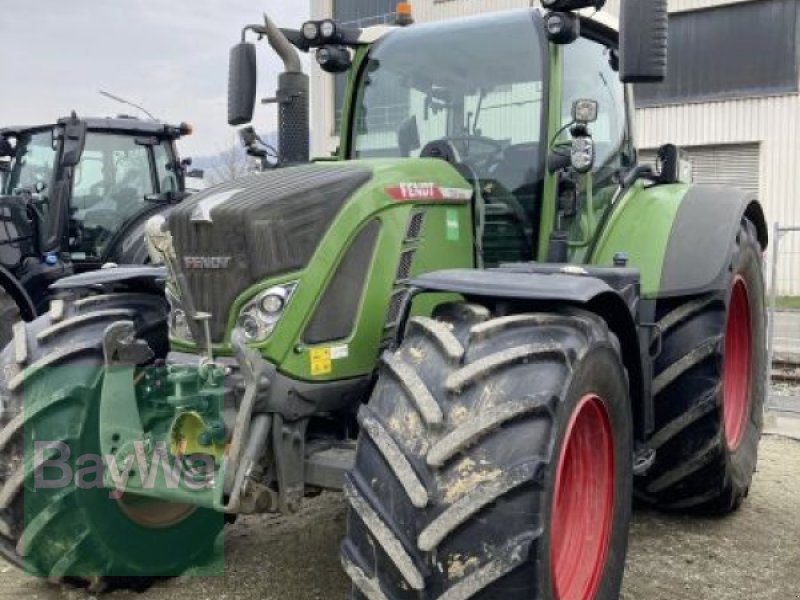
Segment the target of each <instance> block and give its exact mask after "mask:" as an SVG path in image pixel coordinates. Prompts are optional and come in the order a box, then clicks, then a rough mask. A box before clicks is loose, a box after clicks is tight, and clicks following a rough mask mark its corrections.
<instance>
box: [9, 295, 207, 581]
mask: <svg viewBox="0 0 800 600" xmlns="http://www.w3.org/2000/svg"><path fill="white" fill-rule="evenodd" d="M57 307H58V308H57V310H56V311H53V310H51V312H50V313H49V314H47V315H45V316H42V317H41V318H39V319H36V320H35V321H33V322H31V323H29V324H27V326H26V329H25V335H24V339H23V340H16V341H15V343H14V344H12V345H10V346H9V347H8V348H6V350H5V351H4V353H3V354H2V356H0V360H2V369H0V555H2V556H3V557H4V558H6V559H7V560H9V561H10V562H12V563H14V564H16V565H18V566H20V567H21V568H24V569H26V570H27V571H29V572H31V573H32V574H35V575H38V576H42V577H47V578H49V579H51V580H54V581H58V582H62V581H67V582H75V583H79V584H83V585H87V586H89V587H90V589H92V590H100V589H103V588H105V587H107V586H108V585H110V586H111V587H121V586H125V587H134V588H143V587H146V586H147V585H149V584H150V583H152V581H153V580H154V579H156V578H158V577H161V576H173V575H179V574H181V573H182V572H183V570H184V569H185V568H186V567H187V566H189V565H192V564H196V563H197V562H198V560H199V559H201V558H202V557H204V556H206V555H207V554H208V553H209V551H210V549H211V548H212V546H213V544H214V541H215V538H216V535H217V533H218V532H219V531H220V530H221V528H222V517H221V516H220V515H217V514H216V513H213V512H212V511H208V510H204V509H195V508H193V507H188V506H185V507H181V506H178V505H175V504H169V503H153V502H146V503H144V504H142V500H141V499H136V498H130V497H128V498H126V497H124V496H123V498H122V499H121V500H114V499H111V498H110V497H109V491H108V490H107V489H102V488H99V486H91V487H89V488H88V489H87V486H78V485H77V484H76V480H75V479H74V478H73V479H71V480H70V481H68V482H66V483H64V484H61V485H59V487H58V488H57V489H49V488H47V489H46V488H43V486H42V485H41V483H40V484H39V485H37V484H36V480H35V477H34V466H35V464H37V463H35V462H34V461H35V460H36V455H35V453H34V452H33V451H32V448H33V442H34V441H46V442H59V443H63V444H65V445H66V447H68V448H69V450H70V452H71V457H70V459H69V460H68V461H67V464H69V465H70V467H71V469H72V472H73V473H77V472H78V471H79V470H80V468H81V463H78V462H77V458H78V457H80V456H87V455H99V454H101V452H100V444H99V422H98V419H99V404H100V389H101V384H102V380H103V365H104V363H103V351H102V340H103V333H104V331H105V329H106V328H107V327H108V326H109V325H111V324H112V323H115V322H118V321H123V320H124V321H132V322H133V323H134V326H135V329H136V332H137V335H138V336H140V337H141V338H142V339H144V340H146V341H147V342H148V343H149V344H150V346H151V348H152V349H153V350H154V351H155V352H156V354H158V355H163V354H164V353H165V352H166V349H167V336H166V325H165V318H166V310H167V309H166V306H165V302H164V300H163V299H162V298H160V297H158V296H154V295H148V294H113V295H106V296H90V297H88V298H85V299H82V300H78V301H75V302H68V303H67V304H66V305H63V304H61V303H59V304H58V305H57ZM21 349H22V350H24V351H23V352H21ZM48 458H52V457H48ZM92 464H93V463H92V462H89V463H84V466H91V465H92ZM56 473H57V472H56ZM45 478H46V479H48V480H51V479H57V478H58V477H57V476H56V477H52V475H50V474H47V473H45ZM83 481H84V483H86V482H91V478H87V479H84V480H83Z"/></svg>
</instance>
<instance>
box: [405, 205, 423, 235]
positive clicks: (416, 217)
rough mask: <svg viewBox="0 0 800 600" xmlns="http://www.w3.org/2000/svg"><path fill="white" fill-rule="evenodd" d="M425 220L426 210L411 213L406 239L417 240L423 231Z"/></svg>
mask: <svg viewBox="0 0 800 600" xmlns="http://www.w3.org/2000/svg"><path fill="white" fill-rule="evenodd" d="M424 221H425V213H424V212H416V213H414V214H413V215H411V218H410V219H409V220H408V229H407V230H406V240H416V239H418V238H419V236H420V234H421V233H422V225H423V223H424Z"/></svg>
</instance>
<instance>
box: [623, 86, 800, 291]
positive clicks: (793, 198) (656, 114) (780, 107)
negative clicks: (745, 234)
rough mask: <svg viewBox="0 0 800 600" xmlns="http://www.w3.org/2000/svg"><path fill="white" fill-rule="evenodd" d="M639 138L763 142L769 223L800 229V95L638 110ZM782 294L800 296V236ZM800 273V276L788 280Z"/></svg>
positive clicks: (785, 250)
mask: <svg viewBox="0 0 800 600" xmlns="http://www.w3.org/2000/svg"><path fill="white" fill-rule="evenodd" d="M637 128H638V131H637V139H638V144H639V146H640V147H642V148H654V147H657V146H658V145H659V144H660V143H662V142H666V141H669V142H672V143H675V144H678V145H680V146H709V145H722V144H744V143H759V144H760V148H761V160H760V165H761V166H760V173H759V181H760V184H759V185H760V193H759V199H760V200H761V202H762V203H763V205H764V210H765V212H766V215H767V221H768V222H769V223H770V227H771V226H772V223H774V222H776V221H777V222H779V223H781V224H783V225H795V226H796V225H800V168H798V161H797V157H796V150H795V146H796V140H797V139H800V137H799V136H800V96H798V95H797V94H792V95H787V96H774V97H768V98H746V99H740V100H730V101H725V102H713V103H703V104H683V105H675V106H665V107H659V108H647V109H643V110H639V111H637ZM780 258H781V260H780V261H779V263H778V268H779V271H780V273H781V277H780V280H781V285H782V286H783V289H781V290H780V293H781V294H792V295H800V235H797V234H794V235H789V236H787V237H786V238H785V240H784V241H783V243H782V245H781V257H780ZM790 273H797V274H798V275H797V276H796V277H788V274H790Z"/></svg>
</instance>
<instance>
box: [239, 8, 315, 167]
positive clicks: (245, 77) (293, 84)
mask: <svg viewBox="0 0 800 600" xmlns="http://www.w3.org/2000/svg"><path fill="white" fill-rule="evenodd" d="M248 31H252V32H254V33H256V34H258V35H261V36H265V37H266V38H267V41H268V42H269V45H270V46H272V48H273V49H274V50H275V53H276V54H277V55H278V56H279V57H280V58H281V60H282V61H283V64H284V72H283V73H281V74H280V75H279V76H278V90H277V93H276V95H275V98H269V99H265V100H262V102H263V103H265V104H270V103H277V104H278V154H279V165H280V166H286V165H292V164H298V163H307V162H308V161H309V156H310V151H309V137H310V123H309V78H308V75H307V74H305V73H303V67H302V64H301V62H300V55H299V54H298V52H297V50H296V49H295V48H294V47H293V46H292V44H291V42H290V41H289V39H288V38H287V37H286V35H285V34H284V33H283V32H282V31H281V30H280V29H279V28H278V27H277V26H276V25H275V24H274V23H273V22H272V21H271V20H270V18H269V17H267V16H266V15H264V25H247V26H246V27H245V28H244V29H243V30H242V41H241V43H239V44H237V45H236V46H234V47H233V48H232V49H231V55H230V68H229V80H228V123H229V124H230V125H233V126H238V125H244V124H245V123H249V122H250V121H252V120H253V110H254V108H255V98H256V79H257V67H256V50H255V45H254V44H252V43H250V42H246V41H245V35H246V34H247V32H248Z"/></svg>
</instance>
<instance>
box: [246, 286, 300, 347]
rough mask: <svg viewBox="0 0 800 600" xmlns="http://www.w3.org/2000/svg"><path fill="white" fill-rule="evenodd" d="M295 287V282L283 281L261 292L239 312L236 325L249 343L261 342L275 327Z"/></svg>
mask: <svg viewBox="0 0 800 600" xmlns="http://www.w3.org/2000/svg"><path fill="white" fill-rule="evenodd" d="M296 287H297V282H291V283H284V284H283V285H277V286H275V287H271V288H269V289H268V290H266V291H264V292H261V293H260V294H259V295H258V296H256V297H255V298H253V299H252V300H251V301H250V302H248V303H247V304H246V305H245V306H244V308H243V309H242V311H241V312H240V313H239V318H238V319H237V321H236V326H237V327H238V328H239V329H241V330H242V333H243V334H244V338H245V340H247V341H248V342H250V343H255V342H263V341H264V340H266V339H267V338H268V337H269V336H270V335H271V334H272V331H273V330H274V329H275V326H276V325H277V324H278V321H279V320H280V318H281V317H282V316H283V313H284V311H285V310H286V306H287V305H288V304H289V300H290V299H291V297H292V294H293V293H294V290H295V288H296Z"/></svg>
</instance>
